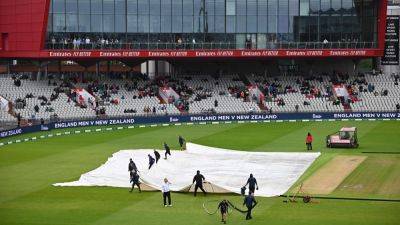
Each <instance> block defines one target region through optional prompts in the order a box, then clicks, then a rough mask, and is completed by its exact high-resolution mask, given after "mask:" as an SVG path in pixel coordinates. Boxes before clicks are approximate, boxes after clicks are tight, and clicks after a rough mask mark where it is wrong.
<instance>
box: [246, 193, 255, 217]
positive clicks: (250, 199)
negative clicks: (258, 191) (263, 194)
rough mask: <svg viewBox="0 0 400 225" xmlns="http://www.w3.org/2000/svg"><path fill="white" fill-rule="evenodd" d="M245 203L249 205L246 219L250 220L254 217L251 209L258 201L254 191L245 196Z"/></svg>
mask: <svg viewBox="0 0 400 225" xmlns="http://www.w3.org/2000/svg"><path fill="white" fill-rule="evenodd" d="M243 205H245V206H246V207H247V214H246V220H250V219H252V218H253V217H251V210H253V208H254V207H255V206H256V205H257V201H256V199H255V198H254V193H250V194H249V195H247V196H246V197H245V198H244V201H243Z"/></svg>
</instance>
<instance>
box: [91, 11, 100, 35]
mask: <svg viewBox="0 0 400 225" xmlns="http://www.w3.org/2000/svg"><path fill="white" fill-rule="evenodd" d="M90 31H91V32H103V15H101V14H92V15H90Z"/></svg>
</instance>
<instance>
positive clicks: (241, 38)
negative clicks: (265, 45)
mask: <svg viewBox="0 0 400 225" xmlns="http://www.w3.org/2000/svg"><path fill="white" fill-rule="evenodd" d="M245 45H246V35H245V34H237V35H236V48H238V49H244V48H245Z"/></svg>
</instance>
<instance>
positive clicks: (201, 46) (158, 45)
mask: <svg viewBox="0 0 400 225" xmlns="http://www.w3.org/2000/svg"><path fill="white" fill-rule="evenodd" d="M376 46H377V43H376V42H328V43H323V42H276V43H275V42H267V43H263V44H259V45H255V44H253V45H249V44H247V45H246V44H237V43H233V42H204V43H165V42H149V43H140V42H127V43H121V42H120V43H109V44H105V43H88V44H86V43H81V44H73V43H52V42H47V43H46V48H47V49H59V50H115V49H121V50H208V49H230V50H235V49H238V50H241V49H252V50H257V49H259V50H265V49H268V50H273V49H370V48H376Z"/></svg>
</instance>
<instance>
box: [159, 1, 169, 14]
mask: <svg viewBox="0 0 400 225" xmlns="http://www.w3.org/2000/svg"><path fill="white" fill-rule="evenodd" d="M171 13H172V12H171V0H162V1H161V15H171Z"/></svg>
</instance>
